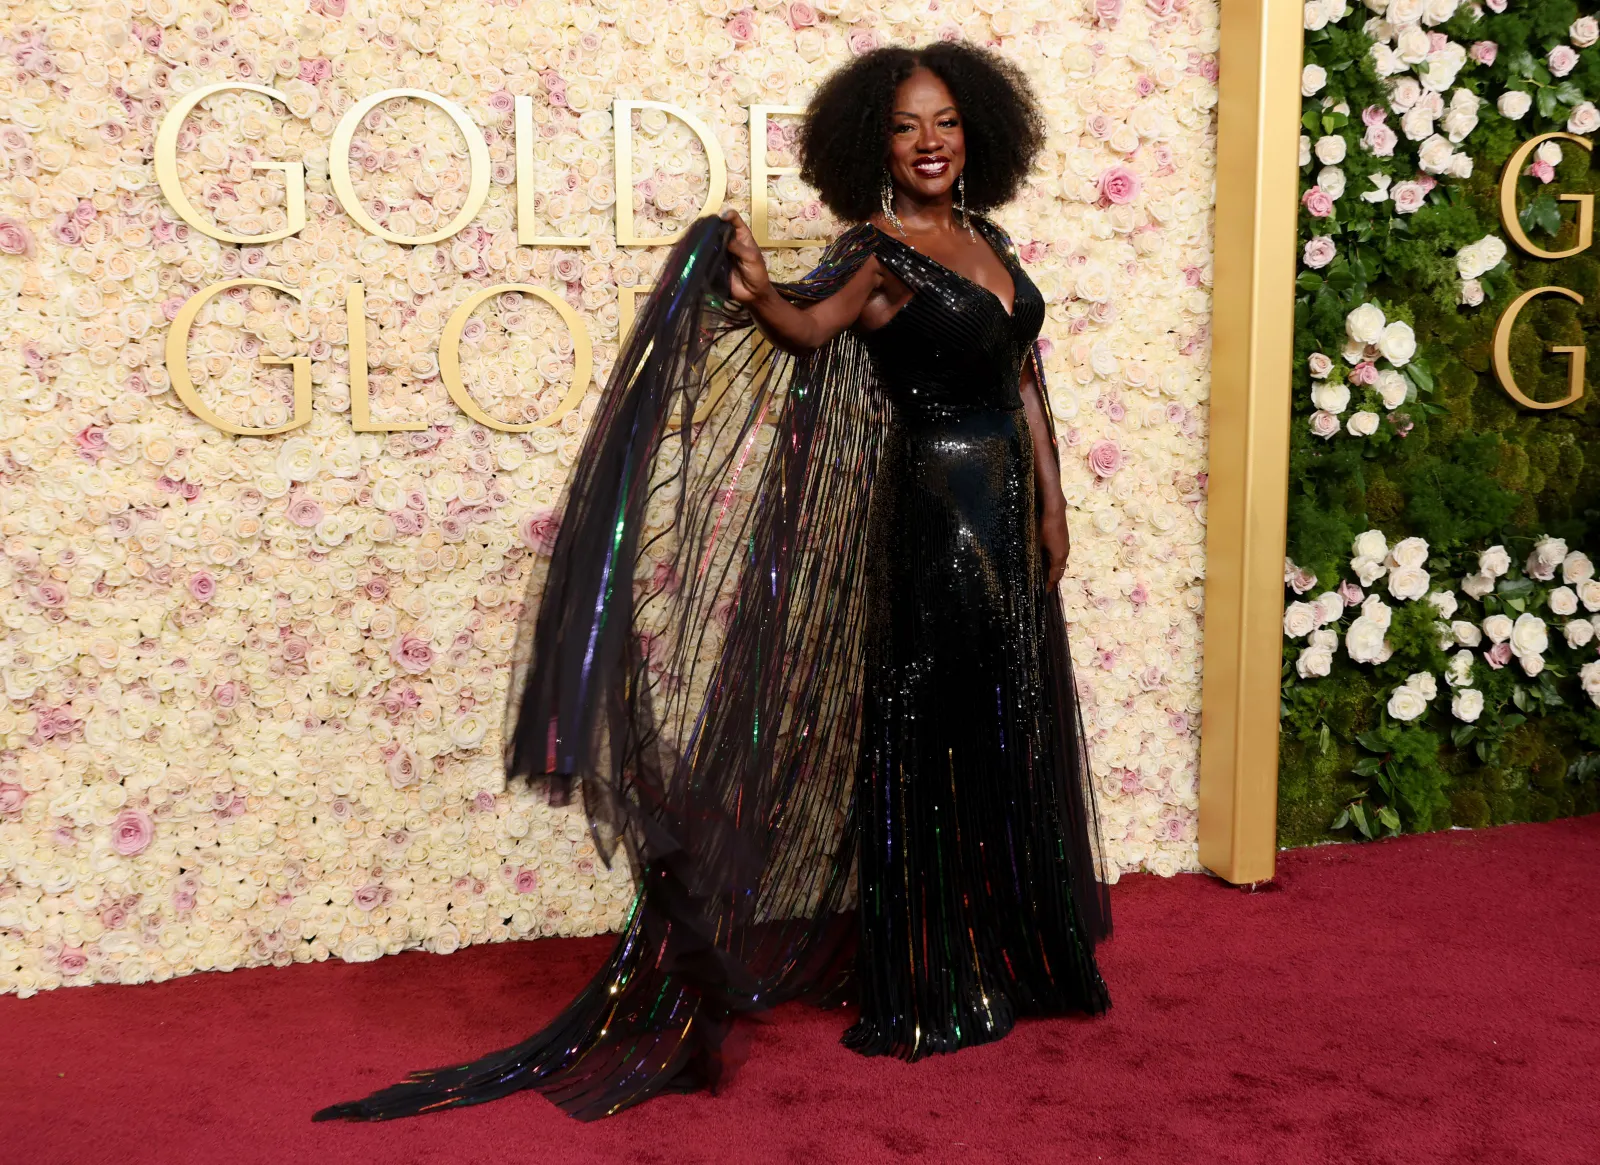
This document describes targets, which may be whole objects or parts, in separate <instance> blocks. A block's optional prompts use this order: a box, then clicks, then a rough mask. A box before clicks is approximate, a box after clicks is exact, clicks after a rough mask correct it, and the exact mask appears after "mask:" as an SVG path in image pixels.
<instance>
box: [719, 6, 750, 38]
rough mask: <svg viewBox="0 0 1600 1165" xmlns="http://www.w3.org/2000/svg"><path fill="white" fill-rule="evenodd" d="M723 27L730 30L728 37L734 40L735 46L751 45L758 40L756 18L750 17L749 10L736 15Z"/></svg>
mask: <svg viewBox="0 0 1600 1165" xmlns="http://www.w3.org/2000/svg"><path fill="white" fill-rule="evenodd" d="M723 27H725V28H726V29H727V30H728V35H729V36H731V37H732V38H733V43H734V44H749V43H750V42H752V41H753V40H755V39H756V22H755V18H754V17H753V16H751V15H750V10H749V9H748V8H746V9H745V10H744V11H743V12H736V13H734V15H733V16H732V17H731V18H730V19H729V21H728V23H727V24H726V25H724V26H723Z"/></svg>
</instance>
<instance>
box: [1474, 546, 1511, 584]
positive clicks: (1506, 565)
mask: <svg viewBox="0 0 1600 1165" xmlns="http://www.w3.org/2000/svg"><path fill="white" fill-rule="evenodd" d="M1510 569H1511V555H1509V554H1507V553H1506V548H1505V547H1504V546H1491V547H1489V549H1487V550H1485V551H1483V553H1481V554H1479V555H1478V573H1479V574H1483V575H1488V576H1489V577H1490V578H1499V577H1500V576H1501V575H1503V574H1505V572H1506V571H1508V570H1510Z"/></svg>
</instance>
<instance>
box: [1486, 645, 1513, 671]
mask: <svg viewBox="0 0 1600 1165" xmlns="http://www.w3.org/2000/svg"><path fill="white" fill-rule="evenodd" d="M1483 658H1484V659H1486V660H1488V661H1489V666H1490V667H1492V668H1497V669H1498V668H1502V667H1505V666H1506V664H1508V663H1510V662H1511V641H1510V640H1509V639H1508V640H1506V641H1505V642H1504V643H1496V644H1495V645H1494V646H1493V647H1491V648H1490V649H1489V650H1488V651H1486V652H1484V653H1483Z"/></svg>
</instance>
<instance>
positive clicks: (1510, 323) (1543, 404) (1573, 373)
mask: <svg viewBox="0 0 1600 1165" xmlns="http://www.w3.org/2000/svg"><path fill="white" fill-rule="evenodd" d="M1584 197H1586V198H1587V197H1588V195H1585V196H1584ZM1536 295H1564V296H1566V297H1567V298H1568V299H1571V300H1575V301H1576V302H1578V303H1579V304H1581V303H1583V296H1581V295H1579V294H1578V293H1577V292H1576V291H1568V290H1567V289H1566V288H1565V287H1535V288H1534V289H1533V290H1532V291H1524V292H1523V293H1522V294H1521V295H1519V296H1517V298H1516V299H1514V300H1512V301H1511V306H1510V307H1508V308H1506V310H1505V314H1504V315H1502V316H1501V317H1500V320H1499V322H1498V323H1496V324H1495V326H1494V375H1495V379H1496V380H1498V381H1499V382H1500V387H1501V388H1503V389H1505V390H1506V394H1507V395H1508V396H1510V397H1511V399H1512V400H1514V401H1516V402H1517V403H1518V404H1519V405H1522V406H1523V407H1524V408H1530V409H1559V408H1563V407H1564V406H1566V405H1569V404H1572V403H1573V402H1575V401H1577V400H1579V399H1581V398H1582V397H1583V369H1584V364H1585V362H1586V359H1587V357H1588V354H1589V353H1588V349H1587V348H1584V347H1583V346H1582V345H1581V344H1580V345H1577V346H1570V345H1562V346H1560V347H1552V348H1551V349H1550V351H1551V352H1564V353H1566V356H1567V395H1566V396H1564V397H1562V398H1561V399H1560V400H1552V401H1538V400H1534V399H1533V398H1531V397H1530V396H1528V394H1527V393H1525V392H1523V391H1522V390H1521V389H1520V388H1518V387H1517V381H1516V378H1515V377H1513V376H1512V374H1511V329H1512V328H1513V327H1515V326H1516V322H1517V316H1518V315H1520V314H1521V312H1522V307H1523V305H1524V304H1526V303H1527V302H1528V301H1529V300H1530V299H1532V298H1533V297H1534V296H1536Z"/></svg>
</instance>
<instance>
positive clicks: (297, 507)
mask: <svg viewBox="0 0 1600 1165" xmlns="http://www.w3.org/2000/svg"><path fill="white" fill-rule="evenodd" d="M286 513H287V516H288V518H289V521H291V522H293V523H294V524H295V525H296V526H305V527H308V528H309V527H311V526H315V525H316V524H317V523H318V522H320V521H322V507H321V506H320V505H318V504H317V500H316V499H315V498H310V497H307V496H306V495H305V494H301V495H300V496H299V497H297V498H295V499H294V500H293V501H291V502H290V503H289V509H288V510H287V511H286Z"/></svg>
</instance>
